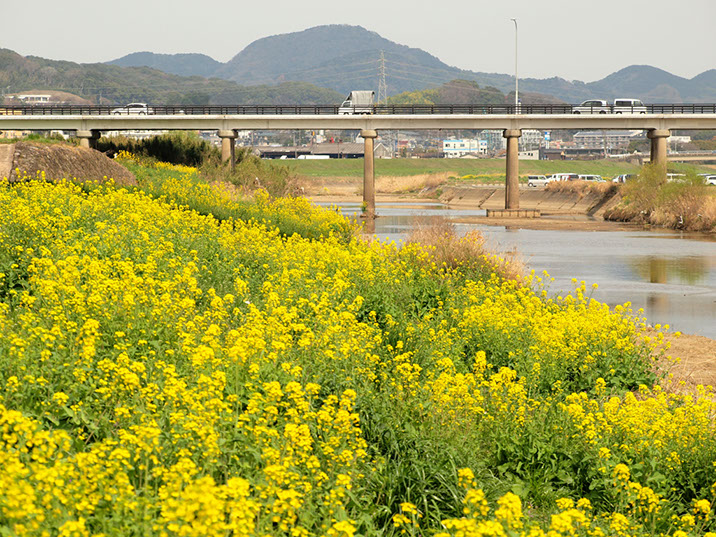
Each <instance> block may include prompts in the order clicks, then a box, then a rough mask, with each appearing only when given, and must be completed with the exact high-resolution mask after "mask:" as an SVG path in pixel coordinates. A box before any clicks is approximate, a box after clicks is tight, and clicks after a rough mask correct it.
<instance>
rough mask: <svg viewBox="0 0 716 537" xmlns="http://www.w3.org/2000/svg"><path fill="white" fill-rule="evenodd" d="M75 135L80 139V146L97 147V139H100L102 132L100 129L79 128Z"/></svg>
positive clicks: (86, 147)
mask: <svg viewBox="0 0 716 537" xmlns="http://www.w3.org/2000/svg"><path fill="white" fill-rule="evenodd" d="M75 136H77V138H79V139H80V147H84V148H85V149H90V148H91V149H96V148H97V140H99V137H100V132H99V131H98V130H90V131H83V130H77V131H75Z"/></svg>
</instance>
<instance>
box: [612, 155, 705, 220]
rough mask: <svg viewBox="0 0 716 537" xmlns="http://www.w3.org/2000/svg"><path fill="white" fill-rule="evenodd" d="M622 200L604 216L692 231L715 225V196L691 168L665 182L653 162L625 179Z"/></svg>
mask: <svg viewBox="0 0 716 537" xmlns="http://www.w3.org/2000/svg"><path fill="white" fill-rule="evenodd" d="M621 192H622V198H623V199H622V201H621V203H619V205H617V206H616V207H614V208H612V209H610V210H608V211H607V212H605V214H604V218H605V220H618V221H628V222H638V223H644V224H654V225H658V226H665V227H670V228H674V229H684V230H689V231H712V230H714V229H716V198H715V197H714V196H713V195H712V194H711V190H710V189H709V187H708V186H706V185H705V184H704V181H703V178H701V177H700V176H699V175H697V174H696V173H695V172H694V171H692V170H687V171H686V173H685V174H684V176H683V177H680V178H678V179H675V180H673V181H669V182H666V181H664V178H663V173H662V172H661V171H660V170H659V169H658V168H657V167H656V166H655V165H653V164H647V165H645V166H644V167H643V168H642V169H641V171H640V172H639V174H638V176H637V177H636V179H634V180H631V181H629V182H627V183H625V184H624V185H623V186H622V188H621Z"/></svg>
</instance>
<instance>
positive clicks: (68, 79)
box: [0, 49, 343, 105]
mask: <svg viewBox="0 0 716 537" xmlns="http://www.w3.org/2000/svg"><path fill="white" fill-rule="evenodd" d="M0 88H3V90H4V93H20V92H27V91H33V92H34V91H37V90H56V91H64V92H69V93H72V94H74V95H77V96H79V97H81V98H83V99H86V100H87V101H88V102H91V103H95V104H96V103H99V102H100V100H101V102H102V103H110V104H112V103H117V104H122V103H128V102H132V101H142V102H148V103H154V104H186V105H190V104H196V105H200V104H232V103H242V104H266V103H276V104H289V105H290V104H324V103H339V102H340V100H341V98H342V97H343V95H342V94H340V93H337V92H336V91H333V90H330V89H325V88H319V87H317V86H314V85H313V84H310V83H307V82H293V81H290V82H284V83H281V84H273V85H263V86H249V87H246V86H240V85H238V84H236V83H235V82H232V81H230V80H222V79H219V78H204V77H200V76H191V77H185V76H178V75H173V74H168V73H165V72H162V71H159V70H157V69H152V68H149V67H120V66H118V65H107V64H102V63H95V64H79V63H72V62H66V61H54V60H46V59H43V58H37V57H34V56H28V57H24V56H21V55H20V54H17V53H16V52H13V51H12V50H8V49H0Z"/></svg>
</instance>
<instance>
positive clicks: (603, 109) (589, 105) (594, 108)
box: [572, 99, 611, 114]
mask: <svg viewBox="0 0 716 537" xmlns="http://www.w3.org/2000/svg"><path fill="white" fill-rule="evenodd" d="M609 112H611V107H610V106H609V103H608V102H607V101H603V100H601V99H591V100H589V101H584V102H583V103H582V104H580V105H579V106H575V107H574V108H573V109H572V113H573V114H608V113H609Z"/></svg>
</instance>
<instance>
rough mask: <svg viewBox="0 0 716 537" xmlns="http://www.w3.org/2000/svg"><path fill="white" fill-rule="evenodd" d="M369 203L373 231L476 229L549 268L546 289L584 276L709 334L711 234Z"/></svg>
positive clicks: (499, 246) (653, 316)
mask: <svg viewBox="0 0 716 537" xmlns="http://www.w3.org/2000/svg"><path fill="white" fill-rule="evenodd" d="M319 205H320V203H319ZM338 206H339V207H340V209H341V211H342V212H343V214H345V215H346V216H354V215H355V214H356V213H358V212H359V211H360V204H358V203H341V204H338ZM376 210H377V213H378V215H379V217H378V218H377V219H376V222H375V235H376V236H377V237H378V238H380V239H382V240H394V241H396V242H399V241H401V240H405V239H407V237H408V236H409V235H410V233H411V231H412V230H413V229H414V228H415V226H416V225H417V222H420V223H421V225H425V224H426V223H427V224H429V223H431V222H436V223H437V222H438V221H439V220H440V219H443V218H444V219H447V220H448V221H452V222H453V223H454V224H453V225H454V227H455V230H456V232H457V233H458V234H460V235H462V234H465V233H467V232H468V231H470V230H474V229H477V230H479V231H480V232H481V233H482V234H483V236H484V237H485V239H486V245H487V247H488V248H489V249H490V250H491V251H493V252H495V253H499V252H517V258H518V259H519V260H520V261H522V262H523V263H524V264H525V265H526V266H527V267H528V269H533V270H534V271H535V272H536V273H537V274H538V275H542V272H543V271H546V272H547V273H549V275H550V276H551V277H552V278H554V282H552V283H551V285H550V287H549V288H548V291H549V292H550V293H551V294H554V295H557V294H564V293H566V292H569V291H570V290H572V288H573V283H572V279H573V278H576V279H577V280H578V281H582V280H583V281H585V282H586V284H587V289H588V290H589V289H590V287H591V285H592V284H593V283H596V284H598V288H597V289H596V290H595V291H594V292H593V294H592V295H591V296H592V297H593V298H595V299H597V300H599V301H601V302H605V303H607V304H609V305H610V306H612V307H613V306H615V305H617V304H624V303H625V302H630V303H631V307H632V309H633V311H634V312H637V310H639V309H643V310H644V315H645V316H646V319H647V322H648V323H649V324H652V325H655V324H662V325H664V324H668V325H669V326H670V331H676V330H678V331H681V332H684V333H687V334H696V335H702V336H706V337H709V338H712V339H716V237H713V236H708V235H704V234H698V233H680V232H675V231H670V230H656V231H654V230H648V231H647V230H644V231H642V230H634V231H579V230H574V231H572V230H567V231H554V230H533V229H522V228H508V227H505V226H494V225H482V224H468V223H460V222H457V221H458V220H460V219H465V218H469V217H474V216H484V214H485V211H483V210H462V209H452V208H448V207H447V206H445V205H443V204H441V203H438V202H422V201H420V202H417V203H416V202H406V203H391V204H380V203H378V204H377V209H376ZM577 227H579V226H577Z"/></svg>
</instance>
